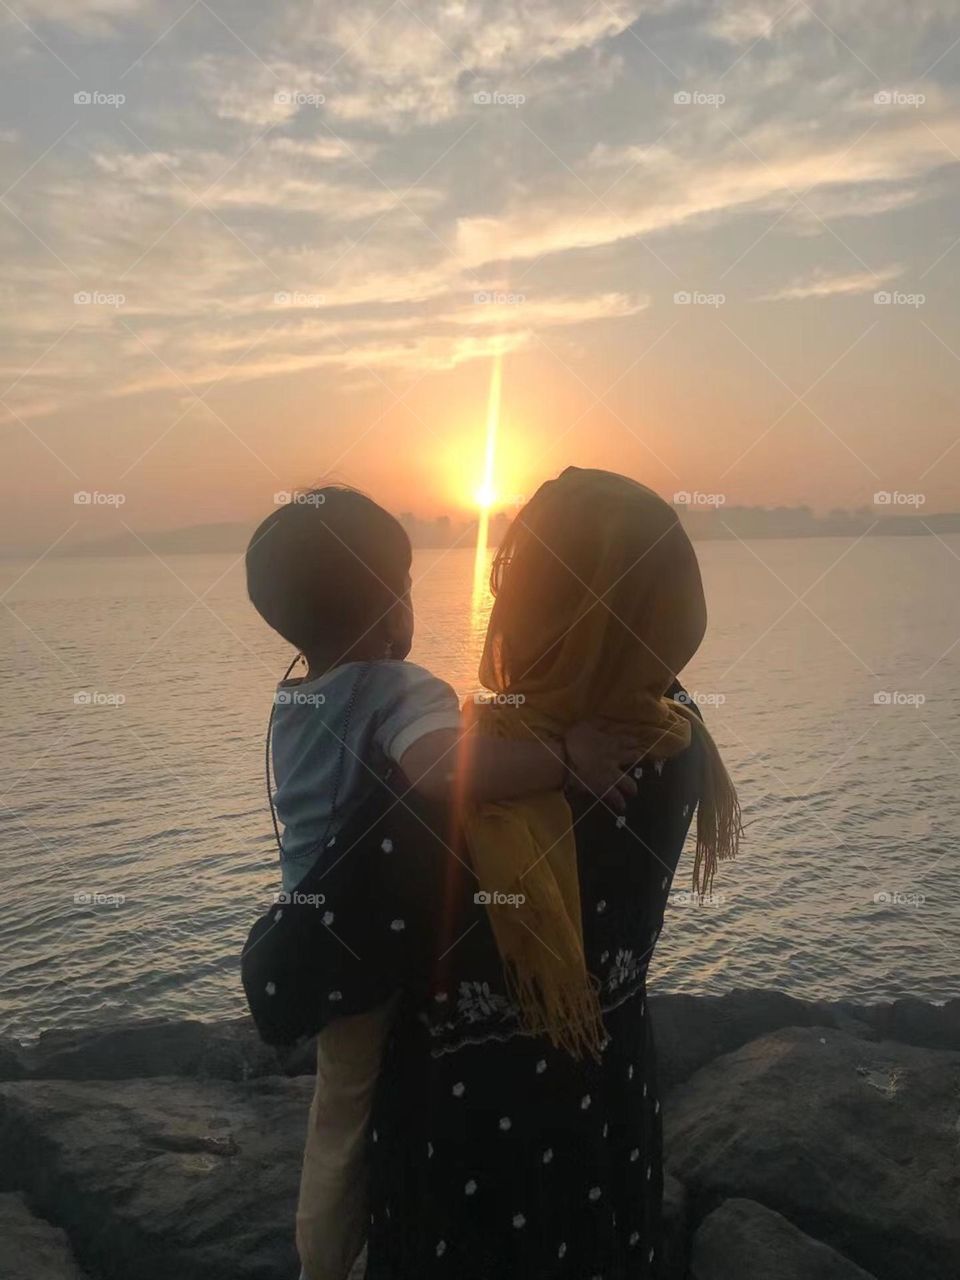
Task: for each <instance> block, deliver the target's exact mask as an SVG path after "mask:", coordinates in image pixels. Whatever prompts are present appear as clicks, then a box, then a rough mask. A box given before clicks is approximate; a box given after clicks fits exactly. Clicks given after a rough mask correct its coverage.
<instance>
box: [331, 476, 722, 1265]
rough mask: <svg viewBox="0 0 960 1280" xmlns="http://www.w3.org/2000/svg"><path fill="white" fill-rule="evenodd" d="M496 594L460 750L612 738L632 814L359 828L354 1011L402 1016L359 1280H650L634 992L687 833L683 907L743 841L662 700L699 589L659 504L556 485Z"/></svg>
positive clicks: (577, 801)
mask: <svg viewBox="0 0 960 1280" xmlns="http://www.w3.org/2000/svg"><path fill="white" fill-rule="evenodd" d="M493 587H494V591H495V595H496V600H495V604H494V607H493V611H492V614H491V618H490V625H489V631H488V634H487V640H486V647H485V650H484V655H483V659H482V663H481V669H480V675H481V680H482V682H483V684H484V685H485V686H486V687H487V688H488V689H489V690H491V692H492V693H494V694H498V695H507V696H505V697H499V698H495V699H494V700H493V702H492V705H489V706H487V707H484V708H482V709H481V713H480V716H479V724H478V726H477V727H478V730H479V731H480V732H485V733H494V734H500V735H506V736H522V735H525V734H536V735H538V736H540V737H543V736H544V735H548V736H549V735H551V734H556V733H557V732H558V731H559V730H561V729H562V728H563V726H564V725H566V724H569V723H572V722H574V721H576V720H579V719H582V718H584V717H596V718H598V719H602V720H604V721H612V722H615V723H617V724H623V725H624V726H628V727H629V729H630V732H631V733H635V734H637V735H639V741H641V742H642V743H643V746H644V749H643V753H642V757H641V759H640V760H639V761H638V763H637V766H636V768H635V770H634V771H633V772H634V775H635V781H636V795H635V796H634V797H633V798H632V799H631V800H630V802H629V804H628V808H627V812H626V814H625V815H622V816H617V815H615V814H614V813H613V812H612V811H611V810H609V809H608V808H607V807H606V806H605V805H603V804H601V803H599V802H597V801H595V800H593V799H591V798H589V797H583V796H582V795H581V796H578V795H577V794H576V791H575V789H573V788H570V789H568V794H567V795H566V796H565V795H564V794H562V793H559V792H557V793H551V794H549V795H541V796H536V797H534V798H533V799H526V800H524V801H511V802H509V803H497V804H488V805H484V806H481V807H480V808H479V809H478V810H475V811H472V812H465V813H462V814H460V815H457V818H458V820H457V822H456V823H455V825H454V826H453V827H452V828H451V831H452V832H453V834H451V835H450V837H449V839H448V840H447V841H445V842H441V841H439V840H431V839H430V838H428V837H425V832H426V825H425V822H424V820H423V818H422V816H421V815H419V814H416V813H411V811H410V808H409V805H408V803H407V801H404V802H403V803H402V804H400V805H393V806H392V807H391V808H390V809H388V811H387V812H386V814H385V816H384V817H383V818H382V820H381V821H380V822H379V823H378V824H376V826H375V829H374V833H373V836H372V839H371V840H369V841H368V842H367V844H368V847H369V848H370V849H372V850H373V852H371V853H370V854H369V857H368V859H367V861H366V862H361V861H358V862H356V863H355V865H354V871H353V875H354V876H356V875H358V874H360V873H361V868H362V878H363V881H364V883H365V884H366V885H367V886H368V887H369V889H370V892H369V894H368V896H367V897H366V898H365V900H364V904H363V915H364V920H363V937H362V940H361V939H360V937H359V935H356V936H357V939H358V940H357V947H356V948H354V949H355V950H358V953H359V954H361V955H362V957H363V958H362V959H361V960H359V961H358V962H357V964H358V968H359V970H360V971H361V972H362V977H363V980H364V981H365V982H367V983H368V984H370V985H371V995H370V999H373V998H381V997H382V995H383V994H384V992H385V991H386V990H387V989H389V988H391V987H397V986H399V987H400V992H401V994H400V1011H399V1014H398V1019H397V1023H396V1028H395V1031H394V1034H393V1036H392V1039H391V1043H390V1046H389V1048H388V1052H387V1057H386V1060H385V1063H384V1067H383V1070H382V1073H381V1077H380V1082H379V1085H378V1089H377V1097H376V1102H375V1107H374V1121H373V1127H372V1132H371V1134H370V1148H369V1158H370V1169H371V1187H370V1225H369V1229H368V1246H369V1255H368V1264H367V1277H368V1280H421V1278H422V1277H429V1276H437V1277H450V1278H451V1280H454V1278H455V1280H501V1277H529V1278H530V1280H554V1278H556V1280H560V1278H561V1277H567V1276H569V1277H571V1280H572V1278H574V1277H576V1278H577V1280H581V1278H583V1280H591V1277H602V1278H603V1280H625V1278H626V1277H627V1276H630V1277H649V1276H654V1275H656V1274H657V1269H658V1262H659V1253H660V1247H661V1246H660V1201H661V1189H662V1166H661V1129H660V1103H659V1098H658V1090H657V1081H656V1071H655V1061H654V1050H653V1041H652V1036H651V1032H650V1025H649V1015H648V1012H647V1007H646V999H645V976H646V971H647V967H648V965H649V962H650V958H651V956H652V953H653V948H654V946H655V944H656V940H657V937H658V935H659V932H660V928H661V925H662V921H663V912H664V906H665V903H666V899H667V895H668V892H669V889H670V883H671V880H672V877H673V874H674V870H675V868H676V865H677V862H678V859H679V857H680V852H681V849H682V846H683V843H684V839H685V837H686V834H687V829H688V827H689V824H690V821H691V818H692V814H693V810H694V808H695V807H697V806H699V809H698V818H697V841H696V853H695V861H694V869H693V880H694V884H695V886H696V888H697V889H698V890H699V891H700V892H705V891H706V890H707V889H708V888H709V886H710V883H711V880H712V877H713V874H714V870H715V867H716V862H717V860H718V859H720V858H724V857H730V856H733V854H734V853H735V851H736V845H737V841H738V837H739V809H738V806H737V801H736V795H735V792H734V790H733V787H732V786H731V784H730V781H729V779H728V777H727V775H726V772H725V770H724V768H723V765H722V762H721V761H720V758H719V755H718V753H717V751H716V748H715V746H714V744H713V742H712V740H711V738H710V736H709V734H708V733H707V731H706V730H705V728H704V727H703V725H702V722H701V721H700V719H699V717H698V716H697V715H696V713H695V712H693V711H692V710H691V709H690V708H689V707H688V706H687V705H685V704H684V703H682V702H678V701H676V700H672V699H671V698H669V697H665V696H664V695H665V694H666V693H667V691H670V692H672V693H677V692H678V691H679V686H678V685H676V683H675V681H676V677H677V675H678V673H679V672H680V671H681V670H682V669H683V667H684V666H685V664H686V663H687V662H688V660H689V659H690V657H691V656H692V655H693V653H694V652H695V650H696V649H697V647H698V645H699V643H700V640H701V638H702V636H703V632H704V627H705V617H706V614H705V606H704V600H703V590H702V585H701V581H700V574H699V570H698V568H697V563H696V557H695V555H694V552H693V548H692V547H691V545H690V542H689V540H688V538H687V536H686V534H685V533H684V531H683V529H682V528H681V526H680V524H679V522H678V520H677V518H676V514H675V512H674V511H673V509H672V508H671V507H670V506H668V505H667V504H666V503H665V502H663V500H662V499H660V498H659V497H658V496H657V495H656V494H654V493H653V492H652V491H650V490H649V489H646V488H644V487H643V486H642V485H639V484H636V483H634V482H633V481H630V480H628V479H626V478H625V477H623V476H617V475H613V474H611V473H608V472H600V471H582V470H579V469H576V468H569V469H568V470H566V471H565V472H564V473H563V474H562V475H561V476H560V477H559V478H558V479H557V480H554V481H550V482H548V483H547V484H545V485H543V486H542V487H541V489H540V490H539V491H538V492H537V494H536V495H535V496H534V497H533V498H532V499H531V501H530V502H529V503H528V504H527V506H526V507H525V508H524V509H523V510H522V511H521V512H520V514H519V515H518V516H517V518H516V520H515V521H514V523H513V525H512V526H511V528H510V530H509V532H508V534H507V537H506V539H505V540H504V543H503V545H502V546H501V548H500V550H499V552H498V554H497V556H496V559H495V563H494V570H493ZM432 825H433V826H434V829H437V827H438V823H437V821H436V819H435V818H434V819H433V820H432ZM384 850H386V852H384ZM391 935H392V937H391ZM381 938H387V939H388V942H387V943H386V944H382V943H380V942H378V939H381ZM398 939H403V942H402V950H398V949H397V948H398ZM361 946H362V947H364V948H365V949H363V950H362V951H361V950H360V948H361ZM345 981H347V979H345Z"/></svg>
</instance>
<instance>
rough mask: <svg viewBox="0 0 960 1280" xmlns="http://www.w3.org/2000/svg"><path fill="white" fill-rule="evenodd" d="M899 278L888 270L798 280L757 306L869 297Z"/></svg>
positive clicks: (899, 272) (762, 297)
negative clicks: (846, 297)
mask: <svg viewBox="0 0 960 1280" xmlns="http://www.w3.org/2000/svg"><path fill="white" fill-rule="evenodd" d="M901 275H903V267H899V266H891V267H886V268H884V269H883V270H882V271H860V272H852V273H850V274H848V275H824V274H823V273H817V274H815V275H814V276H813V277H812V278H811V279H809V280H798V281H795V282H794V283H793V284H790V285H785V286H784V287H783V288H782V289H775V290H774V291H773V292H772V293H764V294H761V295H760V297H759V298H758V299H757V301H758V302H788V301H794V302H795V301H802V300H803V299H805V298H831V297H834V296H836V295H837V294H854V293H872V292H873V291H874V289H879V288H880V286H881V285H882V284H887V283H888V282H889V281H890V280H896V279H898V277H900V276H901Z"/></svg>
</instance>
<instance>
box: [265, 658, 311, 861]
mask: <svg viewBox="0 0 960 1280" xmlns="http://www.w3.org/2000/svg"><path fill="white" fill-rule="evenodd" d="M301 658H303V654H302V653H298V654H296V655H295V657H294V659H293V661H292V662H291V663H290V665H289V667H287V669H286V671H285V672H284V673H283V676H282V677H281V680H280V683H281V684H283V682H284V680H289V679H290V672H291V671H292V670H293V668H294V667H295V666H296V665H297V663H298V662H299V661H300V659H301ZM304 661H306V659H304ZM276 711H277V695H276V694H274V695H273V701H272V702H271V704H270V719H269V720H268V721H267V747H266V752H265V753H264V768H265V770H266V776H267V803H268V804H269V805H270V818H271V820H272V822H273V838H274V839H275V840H276V842H277V849H278V850H279V852H280V855H281V857H282V856H283V845H282V843H281V841H280V824H279V823H278V822H277V808H276V805H275V804H274V803H273V761H272V758H271V750H270V744H271V743H272V741H273V717H274V716H275V714H276Z"/></svg>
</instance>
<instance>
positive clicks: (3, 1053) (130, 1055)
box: [0, 1018, 281, 1080]
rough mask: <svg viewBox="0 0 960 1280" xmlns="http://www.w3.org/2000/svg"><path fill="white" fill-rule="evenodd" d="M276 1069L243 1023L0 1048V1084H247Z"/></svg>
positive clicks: (49, 1038) (147, 1028) (166, 1025)
mask: <svg viewBox="0 0 960 1280" xmlns="http://www.w3.org/2000/svg"><path fill="white" fill-rule="evenodd" d="M280 1069H281V1067H280V1060H279V1058H278V1057H277V1053H276V1051H275V1050H274V1049H271V1048H269V1047H268V1046H267V1045H265V1044H263V1043H262V1042H261V1040H260V1039H259V1037H258V1036H257V1033H256V1029H255V1028H254V1025H253V1022H252V1021H251V1019H249V1018H235V1019H232V1020H230V1021H225V1022H210V1023H207V1022H194V1021H190V1020H188V1019H184V1020H182V1021H176V1022H165V1021H163V1020H162V1019H157V1020H151V1021H143V1022H133V1023H129V1024H128V1025H125V1026H116V1027H103V1028H92V1029H91V1030H88V1031H47V1032H45V1033H44V1034H43V1035H42V1036H40V1038H39V1039H38V1040H37V1041H36V1043H35V1044H33V1045H30V1046H23V1045H16V1044H11V1043H10V1042H7V1043H6V1044H5V1045H2V1046H0V1079H6V1080H20V1079H31V1080H130V1079H132V1078H134V1077H137V1078H141V1079H142V1078H150V1077H153V1076H192V1077H197V1078H200V1079H203V1078H210V1079H218V1080H252V1079H254V1078H256V1077H258V1076H267V1075H276V1074H278V1073H279V1072H280Z"/></svg>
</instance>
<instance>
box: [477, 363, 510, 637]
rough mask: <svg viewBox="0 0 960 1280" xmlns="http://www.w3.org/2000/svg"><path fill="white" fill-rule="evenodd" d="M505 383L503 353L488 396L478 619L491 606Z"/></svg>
mask: <svg viewBox="0 0 960 1280" xmlns="http://www.w3.org/2000/svg"><path fill="white" fill-rule="evenodd" d="M502 383H503V357H502V355H501V353H500V352H497V354H496V355H495V356H494V357H493V367H492V368H491V370H490V391H489V393H488V395H487V443H486V450H485V453H484V460H483V482H482V484H481V486H480V488H479V489H478V490H477V494H476V498H477V506H478V507H479V508H480V516H479V520H478V522H477V549H476V553H475V555H474V560H473V595H472V599H471V606H472V611H473V615H474V618H475V619H476V618H477V617H478V616H479V615H480V613H481V612H483V611H484V610H485V609H486V608H487V607H488V605H489V599H488V597H489V583H488V575H489V569H490V556H489V553H488V548H487V538H488V536H489V532H490V508H491V507H492V506H493V504H494V502H495V501H496V489H495V488H494V476H495V474H496V465H497V433H498V431H499V428H500V398H501V394H500V393H501V387H502Z"/></svg>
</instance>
